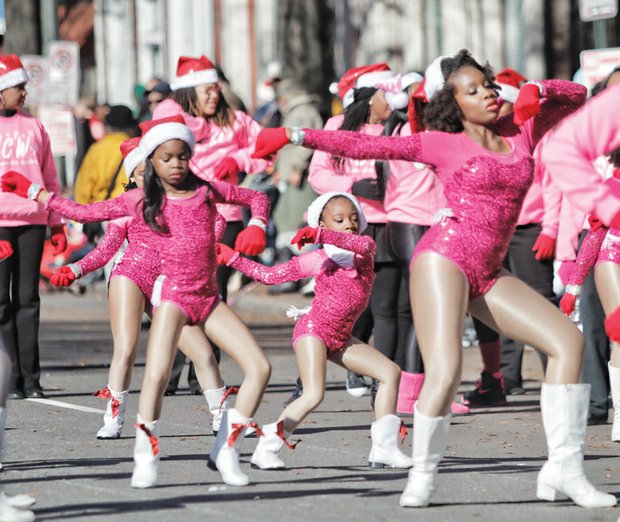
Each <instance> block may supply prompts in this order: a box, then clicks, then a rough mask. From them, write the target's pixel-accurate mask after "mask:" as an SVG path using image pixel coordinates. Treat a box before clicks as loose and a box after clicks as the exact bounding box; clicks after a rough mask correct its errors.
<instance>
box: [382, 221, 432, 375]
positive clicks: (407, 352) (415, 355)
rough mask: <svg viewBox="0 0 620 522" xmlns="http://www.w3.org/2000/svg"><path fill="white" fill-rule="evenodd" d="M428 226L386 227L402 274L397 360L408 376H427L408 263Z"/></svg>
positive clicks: (391, 223) (402, 225)
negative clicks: (415, 319) (414, 317)
mask: <svg viewBox="0 0 620 522" xmlns="http://www.w3.org/2000/svg"><path fill="white" fill-rule="evenodd" d="M427 230H428V227H427V226H422V225H412V224H409V223H397V222H390V223H388V224H387V238H388V245H389V247H390V250H391V251H392V255H393V256H394V259H395V260H396V263H397V265H398V266H399V267H400V270H401V272H402V279H401V285H400V290H399V301H398V343H397V350H396V353H397V356H396V361H398V362H399V363H400V364H399V365H400V367H401V368H402V369H403V370H404V371H406V372H409V373H424V363H423V362H422V355H421V353H420V346H419V345H418V340H417V337H416V335H415V327H414V324H413V318H412V315H411V302H410V299H409V297H410V296H409V264H410V263H411V257H412V256H413V251H414V249H415V247H416V245H417V244H418V243H419V241H420V239H422V236H423V235H424V233H425V232H426V231H427Z"/></svg>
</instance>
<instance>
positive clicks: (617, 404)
mask: <svg viewBox="0 0 620 522" xmlns="http://www.w3.org/2000/svg"><path fill="white" fill-rule="evenodd" d="M608 368H609V387H610V388H611V402H612V403H613V405H614V423H613V424H612V426H611V440H613V441H614V442H620V368H614V367H613V366H612V365H611V363H608Z"/></svg>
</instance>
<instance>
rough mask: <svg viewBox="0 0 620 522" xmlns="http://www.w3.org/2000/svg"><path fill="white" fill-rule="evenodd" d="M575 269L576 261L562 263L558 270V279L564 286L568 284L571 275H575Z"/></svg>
mask: <svg viewBox="0 0 620 522" xmlns="http://www.w3.org/2000/svg"><path fill="white" fill-rule="evenodd" d="M574 268H575V262H574V261H562V264H561V265H560V268H558V277H559V278H560V281H562V284H563V285H564V286H566V285H567V284H568V280H569V278H570V275H571V274H572V273H573V269H574Z"/></svg>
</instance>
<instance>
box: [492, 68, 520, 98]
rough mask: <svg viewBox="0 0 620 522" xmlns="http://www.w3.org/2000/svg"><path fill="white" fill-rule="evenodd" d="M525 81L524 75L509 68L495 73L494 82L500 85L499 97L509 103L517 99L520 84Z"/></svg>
mask: <svg viewBox="0 0 620 522" xmlns="http://www.w3.org/2000/svg"><path fill="white" fill-rule="evenodd" d="M526 81H527V78H526V77H525V76H523V75H522V74H520V73H518V72H517V71H515V70H514V69H510V68H507V69H504V70H502V71H500V72H498V73H497V74H496V75H495V83H497V85H499V87H500V90H499V96H500V98H501V99H502V100H505V101H507V102H510V103H514V102H515V101H517V96H518V95H519V89H520V88H521V84H522V83H524V82H526Z"/></svg>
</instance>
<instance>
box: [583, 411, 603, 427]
mask: <svg viewBox="0 0 620 522" xmlns="http://www.w3.org/2000/svg"><path fill="white" fill-rule="evenodd" d="M607 417H608V415H607V413H603V414H602V415H590V416H589V417H588V426H600V425H601V424H607Z"/></svg>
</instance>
